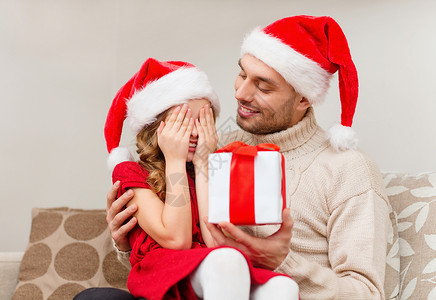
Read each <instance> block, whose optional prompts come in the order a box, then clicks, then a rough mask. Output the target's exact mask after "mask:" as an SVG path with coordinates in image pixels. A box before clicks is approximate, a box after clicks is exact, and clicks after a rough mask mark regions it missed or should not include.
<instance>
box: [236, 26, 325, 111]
mask: <svg viewBox="0 0 436 300" xmlns="http://www.w3.org/2000/svg"><path fill="white" fill-rule="evenodd" d="M244 54H251V55H253V56H255V57H256V58H258V59H260V60H261V61H263V62H264V63H265V64H267V65H268V66H270V67H271V68H273V69H274V70H276V71H277V72H278V73H279V74H280V75H282V76H283V78H284V79H285V80H286V81H287V82H288V83H289V84H291V85H292V87H293V88H294V89H295V91H296V92H297V93H299V94H300V95H302V96H303V97H305V98H306V99H307V100H309V102H310V103H312V104H317V103H321V102H322V101H323V100H324V97H325V94H326V92H327V90H328V88H329V85H330V78H331V76H332V74H330V73H329V72H328V71H326V70H324V69H323V68H322V67H321V66H320V65H319V64H318V63H316V62H315V61H313V60H311V59H309V58H307V57H306V56H304V55H302V54H301V53H299V52H297V51H295V50H294V49H292V48H291V47H290V46H288V45H286V44H285V43H283V42H282V41H281V40H280V39H278V38H276V37H273V36H271V35H269V34H266V33H265V32H263V31H262V30H261V29H260V28H259V27H258V28H256V29H254V30H253V31H252V32H251V33H249V34H248V35H247V36H246V37H245V39H244V41H243V43H242V47H241V57H242V56H244Z"/></svg>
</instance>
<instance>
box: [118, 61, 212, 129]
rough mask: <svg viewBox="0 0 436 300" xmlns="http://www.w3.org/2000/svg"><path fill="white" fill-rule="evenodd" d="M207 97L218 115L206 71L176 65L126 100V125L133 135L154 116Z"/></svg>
mask: <svg viewBox="0 0 436 300" xmlns="http://www.w3.org/2000/svg"><path fill="white" fill-rule="evenodd" d="M200 98H207V99H208V100H209V101H210V102H211V105H212V106H213V107H214V109H215V114H216V116H218V114H219V111H220V105H219V101H218V96H217V95H216V93H215V91H214V90H213V88H212V86H211V84H210V82H209V80H208V78H207V76H206V74H205V73H204V72H202V71H200V70H198V69H197V68H194V67H192V68H189V67H188V68H180V69H178V70H175V71H173V72H171V73H169V74H167V75H165V76H162V77H161V78H159V79H158V80H156V81H154V82H152V83H149V84H148V85H147V86H146V87H145V88H143V89H142V90H138V91H136V93H135V94H134V95H133V96H132V98H131V99H130V101H128V102H127V118H126V121H127V124H128V126H129V127H130V128H131V129H132V131H133V132H134V133H135V134H138V133H139V132H140V131H141V129H142V128H143V127H144V126H146V125H149V124H151V123H153V122H154V121H155V120H156V116H158V115H159V114H160V113H162V112H164V111H165V110H167V109H169V108H170V107H172V106H174V105H179V104H183V103H187V102H188V101H189V100H191V99H200Z"/></svg>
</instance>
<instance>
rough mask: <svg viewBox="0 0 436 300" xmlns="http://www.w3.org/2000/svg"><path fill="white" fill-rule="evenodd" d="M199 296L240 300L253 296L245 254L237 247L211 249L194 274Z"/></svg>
mask: <svg viewBox="0 0 436 300" xmlns="http://www.w3.org/2000/svg"><path fill="white" fill-rule="evenodd" d="M191 285H192V288H193V289H194V292H195V294H196V295H197V297H199V298H203V299H206V300H215V299H217V300H222V299H226V300H227V299H228V300H233V299H235V300H240V299H248V298H249V295H250V273H249V269H248V265H247V261H246V260H245V257H244V256H243V255H242V254H241V253H240V252H239V251H237V250H235V249H233V248H219V249H216V250H214V251H212V252H210V253H209V254H208V255H207V256H206V258H205V259H204V260H203V261H202V262H201V264H200V265H199V266H198V268H197V269H196V270H195V271H194V272H193V273H192V275H191Z"/></svg>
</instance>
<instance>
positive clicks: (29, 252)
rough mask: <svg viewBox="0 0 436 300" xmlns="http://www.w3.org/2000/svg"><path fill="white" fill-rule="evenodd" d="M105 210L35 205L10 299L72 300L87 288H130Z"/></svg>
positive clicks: (126, 271) (126, 272)
mask: <svg viewBox="0 0 436 300" xmlns="http://www.w3.org/2000/svg"><path fill="white" fill-rule="evenodd" d="M105 218H106V213H105V211H104V210H78V209H69V208H53V209H42V208H34V209H33V210H32V227H31V233H30V240H29V244H28V246H27V248H26V251H25V253H24V257H23V260H22V263H21V266H20V273H19V276H18V280H19V283H18V285H17V288H16V290H15V294H14V296H13V298H12V300H27V299H32V300H43V299H44V300H45V299H49V300H55V299H56V300H63V299H68V300H71V299H72V298H73V297H74V296H75V295H76V294H77V293H79V292H80V291H82V290H84V289H85V288H89V287H96V286H107V287H116V288H122V289H126V280H127V275H128V272H129V271H128V270H127V269H126V267H124V266H123V265H122V264H121V263H120V262H119V261H118V260H117V258H116V253H115V251H114V248H113V247H112V239H111V237H110V234H109V230H108V228H107V223H106V219H105Z"/></svg>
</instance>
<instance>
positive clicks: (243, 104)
mask: <svg viewBox="0 0 436 300" xmlns="http://www.w3.org/2000/svg"><path fill="white" fill-rule="evenodd" d="M239 66H240V67H241V72H240V73H239V75H238V77H237V78H236V81H235V98H236V99H237V100H238V110H237V116H236V120H237V123H238V125H239V127H241V128H242V129H243V130H245V131H248V132H250V133H254V134H268V133H273V132H278V131H281V130H284V129H287V128H289V127H291V126H293V125H295V124H296V123H297V122H298V121H299V120H300V119H301V118H300V117H299V116H296V114H295V108H296V106H297V105H298V102H299V101H300V100H301V99H302V97H301V96H300V95H299V94H297V93H296V92H295V90H294V88H293V87H292V86H291V85H290V84H289V83H287V82H286V81H285V79H284V78H283V77H282V76H281V75H280V74H279V73H278V72H277V71H275V70H274V69H272V68H270V67H269V66H268V65H266V64H265V63H264V62H262V61H261V60H259V59H257V58H256V57H254V56H252V55H249V54H246V55H244V56H243V57H242V58H241V59H240V61H239Z"/></svg>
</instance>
